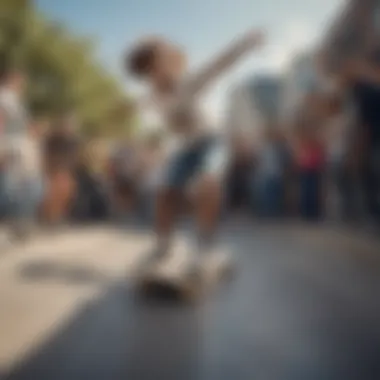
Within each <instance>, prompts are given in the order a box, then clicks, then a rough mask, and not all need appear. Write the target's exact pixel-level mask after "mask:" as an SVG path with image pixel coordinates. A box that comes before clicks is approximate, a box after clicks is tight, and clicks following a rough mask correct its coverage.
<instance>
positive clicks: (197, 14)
mask: <svg viewBox="0 0 380 380" xmlns="http://www.w3.org/2000/svg"><path fill="white" fill-rule="evenodd" d="M343 2H344V0H272V1H262V0H107V1H104V0H62V1H57V0H35V3H36V5H37V7H38V8H39V9H40V10H41V11H42V12H43V13H44V14H46V15H47V16H48V17H49V18H51V19H53V20H57V21H60V22H62V23H64V24H65V25H66V26H67V28H68V29H70V30H72V31H73V32H74V33H77V34H78V35H83V36H93V37H95V38H96V40H97V42H98V50H97V54H98V57H99V59H100V61H101V62H102V63H103V64H104V65H105V66H106V67H107V68H109V70H110V71H111V73H113V74H114V75H115V76H116V77H117V78H119V79H120V80H121V81H123V84H124V83H125V88H126V91H127V92H131V91H132V92H134V91H137V89H138V87H136V86H135V84H134V83H132V82H130V81H128V79H127V78H125V77H124V75H123V73H122V67H121V57H122V55H123V53H124V51H125V49H126V47H127V46H128V45H130V44H131V43H132V42H133V41H134V40H135V39H136V38H139V37H140V36H142V35H145V34H160V35H164V36H166V37H168V38H170V39H173V40H175V41H177V42H179V43H181V44H182V45H183V46H184V47H185V48H187V51H188V55H189V61H190V64H191V66H192V67H196V66H197V65H199V64H201V63H202V62H204V61H206V60H207V59H208V57H210V56H212V55H213V54H215V53H217V52H218V50H220V49H221V48H223V47H224V45H225V44H227V43H228V42H229V41H230V40H231V39H233V38H234V37H235V36H237V35H239V34H241V33H242V32H244V31H245V30H247V29H251V28H252V27H258V28H263V29H264V30H265V31H266V32H267V34H268V41H267V46H266V47H265V49H264V50H262V51H260V52H259V53H257V54H253V55H252V57H251V58H249V59H248V60H246V61H245V62H242V64H241V65H239V66H238V67H236V69H234V70H232V71H231V73H229V74H228V75H226V76H225V77H224V78H223V79H222V80H221V81H220V82H219V83H218V84H217V85H216V86H215V87H214V88H213V89H212V90H211V92H210V94H209V96H208V97H207V99H206V101H207V102H208V104H209V108H210V110H211V112H212V114H213V115H214V116H219V115H220V114H221V112H222V110H223V104H224V98H225V95H226V93H227V91H228V89H229V87H231V86H233V85H235V84H236V83H238V82H240V81H241V80H242V79H243V78H245V77H247V76H253V75H254V74H255V73H259V72H272V71H275V72H279V71H280V70H283V69H284V68H285V67H286V64H287V62H288V61H289V58H290V57H291V56H292V55H294V53H296V52H297V51H300V50H303V49H307V48H308V47H311V46H313V44H314V43H315V42H316V41H317V40H318V38H319V37H321V36H322V35H323V32H324V29H325V27H326V22H328V21H329V20H330V19H331V17H333V16H334V15H335V14H336V12H337V11H338V10H339V7H340V6H341V5H342V3H343Z"/></svg>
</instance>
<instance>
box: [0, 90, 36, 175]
mask: <svg viewBox="0 0 380 380" xmlns="http://www.w3.org/2000/svg"><path fill="white" fill-rule="evenodd" d="M0 112H1V117H2V123H1V131H0V136H1V138H0V153H1V155H3V157H4V158H5V159H6V168H7V171H8V172H9V173H12V175H14V176H17V177H20V178H25V177H26V176H28V177H29V176H32V177H35V176H36V175H41V172H42V157H41V155H42V152H41V146H40V144H39V142H38V141H37V140H36V139H35V138H34V137H33V136H31V134H30V132H29V130H28V129H29V120H28V114H27V111H26V108H25V107H24V105H23V103H22V102H21V100H20V98H19V97H18V96H17V94H15V93H14V92H12V91H10V90H8V89H3V90H1V91H0Z"/></svg>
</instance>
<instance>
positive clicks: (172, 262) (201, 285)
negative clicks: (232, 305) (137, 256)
mask: <svg viewBox="0 0 380 380" xmlns="http://www.w3.org/2000/svg"><path fill="white" fill-rule="evenodd" d="M199 260H200V261H199ZM199 260H198V262H197V263H196V262H195V260H194V257H193V256H192V255H191V254H190V252H189V251H188V250H187V251H186V250H184V249H177V250H173V253H172V254H171V255H169V256H168V257H166V258H164V259H163V260H161V261H158V262H156V263H154V264H153V265H150V266H148V268H145V270H144V271H142V273H141V275H140V278H139V281H138V285H139V288H140V290H141V291H142V292H143V293H144V294H147V295H153V296H158V297H160V296H162V297H168V298H173V299H176V300H181V301H186V302H187V301H190V302H191V301H195V300H197V299H199V298H201V297H202V295H205V294H207V293H209V292H210V290H212V289H213V288H214V287H215V286H216V285H217V284H218V282H219V281H220V280H221V279H223V278H224V277H225V276H226V275H227V274H229V273H231V269H232V264H231V260H230V258H229V256H228V255H225V254H215V255H210V256H206V257H205V258H200V259H199ZM195 264H196V266H195Z"/></svg>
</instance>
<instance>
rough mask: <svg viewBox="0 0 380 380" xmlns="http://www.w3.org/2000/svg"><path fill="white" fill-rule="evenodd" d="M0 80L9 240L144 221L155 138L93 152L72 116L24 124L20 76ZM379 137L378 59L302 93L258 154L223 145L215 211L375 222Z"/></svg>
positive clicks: (268, 130)
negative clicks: (72, 226) (38, 229)
mask: <svg viewBox="0 0 380 380" xmlns="http://www.w3.org/2000/svg"><path fill="white" fill-rule="evenodd" d="M0 74H1V76H0V81H1V82H0V83H1V87H0V134H1V138H0V218H1V220H2V221H3V222H4V224H5V225H7V226H8V227H11V231H12V234H13V235H14V236H15V237H22V238H23V237H25V236H27V234H29V233H30V231H31V230H32V229H33V228H34V226H35V225H36V224H37V222H39V223H44V224H46V225H48V226H54V225H57V224H61V223H62V222H68V221H70V222H74V221H78V222H88V221H106V220H110V219H113V218H115V217H119V216H120V217H124V216H128V215H130V214H132V213H133V214H136V213H137V214H138V215H139V216H141V217H143V218H149V217H151V213H152V210H153V200H154V191H155V188H156V187H157V184H158V183H159V180H160V173H161V170H162V168H163V166H164V163H165V158H166V157H165V141H164V137H163V135H161V134H159V133H157V134H156V133H152V134H150V135H147V136H146V137H145V138H138V139H137V138H136V139H131V138H129V139H125V141H123V140H121V141H120V140H119V141H117V142H115V141H114V142H108V141H107V142H104V141H102V142H99V141H95V140H90V139H85V138H84V137H82V136H81V135H80V133H79V132H80V130H81V128H80V127H81V126H80V124H79V123H78V121H77V119H76V117H75V114H74V113H73V112H70V111H68V112H64V113H62V114H61V115H59V116H57V117H56V118H55V119H54V120H41V119H37V120H33V119H31V118H30V117H29V115H28V113H27V110H26V107H25V106H24V104H23V101H22V99H23V92H24V90H25V82H26V78H25V76H24V74H23V72H22V71H20V70H16V69H15V68H5V69H4V70H2V72H1V73H0ZM327 82H328V83H329V85H328V86H325V85H324V83H327ZM331 83H332V84H333V85H331ZM253 127H254V126H252V128H253ZM379 128H380V63H379V60H378V57H377V56H376V54H375V55H371V57H368V59H365V60H362V61H360V62H356V61H355V62H353V61H352V62H348V61H347V64H346V65H345V66H341V67H340V68H339V71H337V72H336V73H333V72H329V73H328V74H327V73H326V74H325V76H324V77H321V79H320V82H319V83H316V84H315V85H314V86H312V87H311V88H310V91H308V93H307V94H306V96H305V97H304V99H303V101H302V104H301V105H300V107H298V108H297V111H296V112H294V113H293V117H292V118H291V120H290V119H286V120H285V118H281V117H279V118H278V121H277V122H276V123H273V122H271V123H267V124H265V123H264V127H263V128H262V130H261V136H260V143H259V144H254V143H253V142H252V141H250V139H249V138H247V135H246V134H244V133H241V132H238V131H236V132H235V133H233V134H232V135H231V138H230V141H229V143H230V144H231V152H232V156H231V162H230V170H229V175H228V176H227V178H226V184H225V189H226V202H225V207H226V211H227V212H233V211H235V210H241V211H244V212H245V213H249V214H250V215H252V216H256V217H261V218H285V217H300V218H303V219H305V220H321V219H326V218H328V219H334V220H339V221H363V220H368V221H370V220H371V221H372V220H373V221H375V222H376V221H377V222H379V216H380V211H379V197H380V186H379V183H380V173H379V172H380V170H379V168H380V137H379V135H380V133H379Z"/></svg>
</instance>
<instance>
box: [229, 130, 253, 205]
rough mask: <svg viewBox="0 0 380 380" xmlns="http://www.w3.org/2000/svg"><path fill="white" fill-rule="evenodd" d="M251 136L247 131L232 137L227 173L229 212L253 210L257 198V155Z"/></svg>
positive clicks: (239, 132)
mask: <svg viewBox="0 0 380 380" xmlns="http://www.w3.org/2000/svg"><path fill="white" fill-rule="evenodd" d="M250 137H251V136H250V135H249V134H247V133H246V132H245V131H238V132H235V133H234V135H233V136H231V147H232V151H231V162H230V165H229V170H228V172H227V180H226V185H227V194H226V196H227V199H226V201H227V205H226V206H227V210H229V211H230V210H237V209H240V210H241V209H253V208H254V207H255V197H254V192H253V186H252V181H253V180H252V178H253V177H254V174H255V153H254V147H253V142H252V141H251V139H250Z"/></svg>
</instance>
